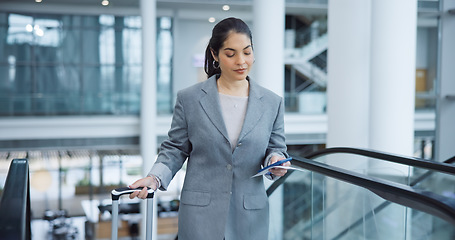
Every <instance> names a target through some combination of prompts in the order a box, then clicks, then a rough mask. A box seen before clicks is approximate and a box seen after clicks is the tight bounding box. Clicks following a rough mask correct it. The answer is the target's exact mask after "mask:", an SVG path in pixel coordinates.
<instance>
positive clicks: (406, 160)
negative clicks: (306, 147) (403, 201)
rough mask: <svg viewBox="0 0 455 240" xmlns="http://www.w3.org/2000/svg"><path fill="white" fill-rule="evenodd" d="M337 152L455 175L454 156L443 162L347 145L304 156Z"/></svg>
mask: <svg viewBox="0 0 455 240" xmlns="http://www.w3.org/2000/svg"><path fill="white" fill-rule="evenodd" d="M339 153H350V154H355V155H361V156H365V157H371V158H377V159H381V160H385V161H388V162H394V163H400V164H404V165H408V166H413V167H420V168H425V169H428V170H434V171H438V172H443V173H447V174H452V175H455V166H454V165H452V164H450V163H453V162H454V161H455V157H454V158H451V159H448V160H447V161H444V162H435V161H428V160H424V159H420V158H414V157H405V156H400V155H396V154H390V153H385V152H380V151H376V150H369V149H360V148H349V147H334V148H325V149H321V150H318V151H315V152H312V153H309V154H306V155H305V156H303V157H305V158H308V159H314V158H316V157H320V156H323V155H328V154H339Z"/></svg>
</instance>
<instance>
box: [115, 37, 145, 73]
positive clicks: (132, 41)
mask: <svg viewBox="0 0 455 240" xmlns="http://www.w3.org/2000/svg"><path fill="white" fill-rule="evenodd" d="M141 38H142V36H141V30H138V29H124V30H123V46H122V49H116V50H117V53H119V51H122V52H123V59H122V61H123V62H124V64H135V65H136V64H137V65H140V64H141V63H142V41H141Z"/></svg>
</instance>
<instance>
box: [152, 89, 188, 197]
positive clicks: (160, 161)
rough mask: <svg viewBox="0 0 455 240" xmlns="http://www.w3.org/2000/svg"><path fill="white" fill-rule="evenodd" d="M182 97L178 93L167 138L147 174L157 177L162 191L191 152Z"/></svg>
mask: <svg viewBox="0 0 455 240" xmlns="http://www.w3.org/2000/svg"><path fill="white" fill-rule="evenodd" d="M182 98H183V97H182V94H181V93H178V94H177V100H176V104H175V107H174V114H173V117H172V124H171V128H170V130H169V132H168V139H167V140H165V141H164V142H163V143H162V144H161V147H160V151H159V154H158V157H157V160H156V162H155V164H154V165H153V167H152V169H151V170H150V172H149V174H148V175H149V176H151V175H153V176H155V177H157V178H159V180H160V183H161V186H160V190H163V191H165V190H167V187H168V186H169V183H170V182H171V180H172V178H173V177H174V176H175V174H176V173H177V171H179V170H180V168H181V167H182V165H183V163H184V162H185V160H186V159H187V157H188V156H189V153H190V152H191V143H190V141H189V138H188V126H187V122H186V118H185V110H184V105H183V102H184V101H183V99H182Z"/></svg>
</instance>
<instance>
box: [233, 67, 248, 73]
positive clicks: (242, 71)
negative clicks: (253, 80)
mask: <svg viewBox="0 0 455 240" xmlns="http://www.w3.org/2000/svg"><path fill="white" fill-rule="evenodd" d="M234 71H235V72H237V73H240V74H242V73H245V72H246V68H240V69H237V70H234Z"/></svg>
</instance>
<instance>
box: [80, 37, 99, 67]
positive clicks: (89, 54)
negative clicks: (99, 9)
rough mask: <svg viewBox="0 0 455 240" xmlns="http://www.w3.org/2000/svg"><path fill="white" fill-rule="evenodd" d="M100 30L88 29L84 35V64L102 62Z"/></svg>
mask: <svg viewBox="0 0 455 240" xmlns="http://www.w3.org/2000/svg"><path fill="white" fill-rule="evenodd" d="M100 33H101V31H100V30H97V29H86V30H84V31H83V33H82V35H83V36H84V37H83V38H82V55H83V59H82V61H83V63H84V64H96V63H100V39H99V37H100Z"/></svg>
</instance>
